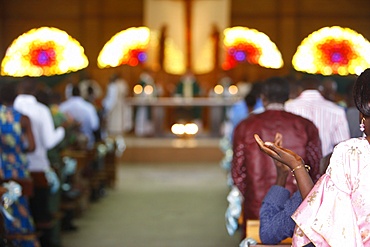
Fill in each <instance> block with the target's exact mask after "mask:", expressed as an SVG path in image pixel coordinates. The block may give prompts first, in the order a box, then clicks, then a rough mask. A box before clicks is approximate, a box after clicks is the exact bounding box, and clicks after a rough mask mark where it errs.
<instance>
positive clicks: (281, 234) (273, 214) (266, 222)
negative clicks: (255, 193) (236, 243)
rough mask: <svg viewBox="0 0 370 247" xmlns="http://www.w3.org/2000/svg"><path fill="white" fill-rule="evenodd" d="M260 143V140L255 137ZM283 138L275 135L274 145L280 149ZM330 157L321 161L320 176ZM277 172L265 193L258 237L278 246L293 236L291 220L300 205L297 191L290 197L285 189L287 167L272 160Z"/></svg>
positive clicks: (293, 224)
mask: <svg viewBox="0 0 370 247" xmlns="http://www.w3.org/2000/svg"><path fill="white" fill-rule="evenodd" d="M255 139H256V140H257V142H258V141H260V138H258V137H255ZM282 143H283V137H282V135H281V134H280V133H276V136H275V141H274V144H275V145H276V146H279V147H282ZM330 157H331V155H328V156H326V157H324V158H323V159H322V160H321V167H320V174H323V173H324V172H325V170H326V168H327V166H328V165H329V159H330ZM274 163H275V168H276V172H277V177H276V183H275V185H273V186H272V187H271V188H270V190H269V191H268V192H267V194H266V196H265V198H264V199H263V202H262V206H261V209H260V230H259V236H260V239H261V242H262V243H263V244H279V243H280V242H282V241H283V240H285V239H287V238H291V237H292V236H293V232H294V228H295V222H294V221H293V219H292V218H291V216H292V215H293V213H294V211H295V210H296V209H297V208H298V206H299V205H300V204H301V203H302V197H301V194H300V192H299V191H296V192H294V193H293V194H292V195H291V193H290V191H289V190H288V189H286V188H285V185H286V180H287V178H288V176H289V175H290V174H291V172H290V169H289V167H288V166H286V165H284V164H283V163H281V162H279V161H277V160H274Z"/></svg>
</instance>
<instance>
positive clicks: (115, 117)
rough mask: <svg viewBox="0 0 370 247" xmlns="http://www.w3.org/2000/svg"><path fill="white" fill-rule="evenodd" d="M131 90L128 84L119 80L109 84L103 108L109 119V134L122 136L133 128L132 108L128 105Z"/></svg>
mask: <svg viewBox="0 0 370 247" xmlns="http://www.w3.org/2000/svg"><path fill="white" fill-rule="evenodd" d="M128 93H129V88H128V85H127V82H126V81H125V80H122V79H118V80H116V81H114V82H111V83H109V84H108V88H107V94H106V96H105V98H104V99H103V102H102V103H103V107H104V111H105V114H106V119H107V131H108V134H122V133H123V132H128V131H130V130H131V129H132V127H133V121H132V108H131V107H130V106H128V105H127V104H126V101H125V98H126V97H127V96H128Z"/></svg>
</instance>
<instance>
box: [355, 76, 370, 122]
mask: <svg viewBox="0 0 370 247" xmlns="http://www.w3.org/2000/svg"><path fill="white" fill-rule="evenodd" d="M353 99H354V101H355V105H356V107H357V109H358V110H359V111H360V112H361V113H362V114H364V115H365V116H370V69H366V70H365V71H364V72H362V73H361V75H360V76H359V77H358V78H357V80H356V82H355V84H354V85H353Z"/></svg>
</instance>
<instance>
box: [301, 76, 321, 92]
mask: <svg viewBox="0 0 370 247" xmlns="http://www.w3.org/2000/svg"><path fill="white" fill-rule="evenodd" d="M320 83H321V82H320V80H319V79H318V78H317V77H316V76H314V75H307V76H305V77H303V78H302V79H301V81H300V84H301V86H302V88H303V89H304V90H307V89H318V88H319V86H320Z"/></svg>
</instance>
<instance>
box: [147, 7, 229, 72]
mask: <svg viewBox="0 0 370 247" xmlns="http://www.w3.org/2000/svg"><path fill="white" fill-rule="evenodd" d="M146 3H147V4H148V5H147V8H146V9H148V19H147V20H148V25H149V28H151V29H154V30H155V29H156V30H160V33H161V35H160V41H159V43H160V50H159V58H158V60H159V65H160V66H161V67H162V68H163V66H164V60H165V59H164V55H165V52H164V45H165V39H166V38H167V37H169V38H171V40H172V41H175V43H173V44H175V45H177V46H176V48H180V49H182V52H183V53H182V54H183V57H182V60H181V61H182V66H183V68H184V69H185V70H188V69H192V70H193V71H195V72H196V71H199V69H197V68H199V66H203V67H204V65H205V64H208V65H207V66H208V68H210V67H213V68H215V66H218V60H219V59H218V55H219V51H218V49H219V35H220V31H221V30H223V29H224V28H226V27H228V23H229V8H230V0H146ZM195 22H196V23H195ZM176 25H177V27H176ZM179 25H180V26H179ZM210 40H211V41H212V51H211V48H210V46H209V44H210V43H209V42H210ZM166 54H167V53H166ZM166 59H168V58H166ZM172 61H173V60H171V62H172ZM179 61H180V60H179ZM211 64H213V66H211ZM200 73H201V72H200Z"/></svg>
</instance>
